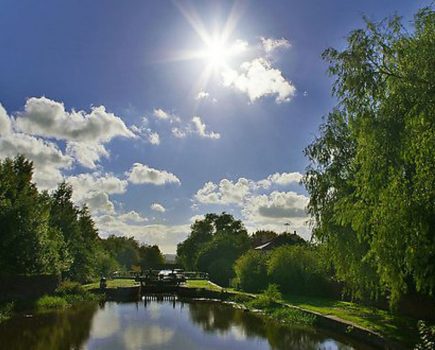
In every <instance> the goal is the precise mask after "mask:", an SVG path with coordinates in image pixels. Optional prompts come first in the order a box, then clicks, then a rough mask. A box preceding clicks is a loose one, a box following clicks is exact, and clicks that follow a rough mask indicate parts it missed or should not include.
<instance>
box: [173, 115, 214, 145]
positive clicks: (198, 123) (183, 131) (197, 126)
mask: <svg viewBox="0 0 435 350" xmlns="http://www.w3.org/2000/svg"><path fill="white" fill-rule="evenodd" d="M171 132H172V135H173V136H175V137H176V138H180V139H181V138H185V137H186V136H187V135H192V134H196V135H198V136H199V137H202V138H207V139H211V140H219V139H220V137H221V135H220V134H219V133H217V132H214V131H207V126H206V125H205V123H204V122H203V121H202V120H201V118H200V117H198V116H195V117H193V118H192V122H191V123H190V124H188V125H187V126H186V127H184V128H179V127H174V128H172V130H171Z"/></svg>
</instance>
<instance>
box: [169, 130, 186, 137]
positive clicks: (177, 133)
mask: <svg viewBox="0 0 435 350" xmlns="http://www.w3.org/2000/svg"><path fill="white" fill-rule="evenodd" d="M171 132H172V135H174V136H175V137H176V138H179V139H182V138H184V137H186V136H187V132H186V131H185V130H182V129H180V128H172V130H171Z"/></svg>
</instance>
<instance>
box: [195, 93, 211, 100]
mask: <svg viewBox="0 0 435 350" xmlns="http://www.w3.org/2000/svg"><path fill="white" fill-rule="evenodd" d="M208 97H210V94H209V93H208V92H207V91H200V92H198V94H197V95H196V97H195V99H196V100H205V99H207V98H208Z"/></svg>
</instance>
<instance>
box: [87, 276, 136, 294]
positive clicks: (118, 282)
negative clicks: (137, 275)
mask: <svg viewBox="0 0 435 350" xmlns="http://www.w3.org/2000/svg"><path fill="white" fill-rule="evenodd" d="M138 285H139V283H138V282H135V281H134V280H133V279H114V280H107V288H126V287H135V286H138ZM83 288H84V289H85V290H88V291H89V290H92V289H98V288H100V282H94V283H89V284H85V285H83Z"/></svg>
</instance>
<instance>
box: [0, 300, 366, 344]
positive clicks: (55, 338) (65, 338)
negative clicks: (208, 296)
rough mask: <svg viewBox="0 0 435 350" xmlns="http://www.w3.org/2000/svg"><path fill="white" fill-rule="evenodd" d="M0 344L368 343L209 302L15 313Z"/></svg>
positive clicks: (111, 304) (1, 333)
mask: <svg viewBox="0 0 435 350" xmlns="http://www.w3.org/2000/svg"><path fill="white" fill-rule="evenodd" d="M0 348H1V349H18V350H19V349H26V350H27V349H38V350H39V349H40V350H50V349H53V350H54V349H56V350H62V349H105V350H111V349H128V350H139V349H147V350H154V349H159V350H162V349H165V350H175V349H177V350H204V349H207V350H225V349H231V350H266V349H276V350H284V349H302V350H303V349H328V350H329V349H331V350H332V349H343V350H344V349H346V350H348V349H370V348H369V347H367V346H363V345H361V344H358V343H355V342H353V341H351V340H350V339H346V338H345V337H343V336H340V335H336V334H331V333H326V332H323V331H321V330H317V329H314V328H303V327H297V326H294V327H284V326H281V325H278V324H277V323H275V322H272V321H269V320H265V319H264V318H262V317H259V316H257V315H254V314H252V313H246V312H243V311H241V310H238V309H234V308H232V307H230V306H228V305H223V304H219V303H212V302H189V303H183V302H178V301H177V302H170V301H163V302H157V301H151V302H149V301H148V302H146V303H145V302H141V303H114V302H108V303H105V304H104V305H99V306H98V305H84V306H80V307H76V308H74V309H70V310H66V311H62V312H56V313H50V314H40V315H34V316H33V317H16V318H14V319H12V320H10V321H8V322H6V323H5V324H2V325H1V326H0Z"/></svg>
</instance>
